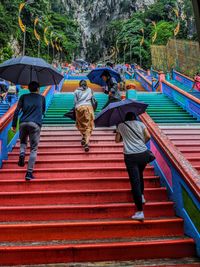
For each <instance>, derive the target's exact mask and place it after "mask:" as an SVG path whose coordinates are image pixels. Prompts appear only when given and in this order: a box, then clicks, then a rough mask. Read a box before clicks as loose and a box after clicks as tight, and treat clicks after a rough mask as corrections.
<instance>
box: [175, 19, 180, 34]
mask: <svg viewBox="0 0 200 267" xmlns="http://www.w3.org/2000/svg"><path fill="white" fill-rule="evenodd" d="M179 31H180V22H178V24H177V26H176V29H175V30H174V36H177V35H178V33H179Z"/></svg>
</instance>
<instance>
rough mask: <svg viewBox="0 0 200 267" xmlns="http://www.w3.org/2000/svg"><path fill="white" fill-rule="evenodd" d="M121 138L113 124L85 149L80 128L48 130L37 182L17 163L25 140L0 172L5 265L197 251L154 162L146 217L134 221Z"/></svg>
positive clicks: (0, 249) (0, 240) (0, 242)
mask: <svg viewBox="0 0 200 267" xmlns="http://www.w3.org/2000/svg"><path fill="white" fill-rule="evenodd" d="M113 140H114V134H113V129H109V130H105V129H98V130H95V131H94V134H93V136H92V142H91V151H90V153H89V154H85V153H84V152H83V148H82V147H81V145H80V135H79V133H78V132H77V131H76V130H75V129H73V128H71V129H66V128H55V127H53V128H46V129H43V130H42V132H41V142H40V145H39V151H38V159H37V163H36V166H35V167H36V168H35V172H34V174H35V177H36V179H35V180H33V181H31V182H25V181H24V175H25V168H22V169H20V168H18V166H17V161H18V152H19V142H18V144H17V145H16V147H15V148H14V149H13V152H11V153H9V160H8V161H6V162H4V166H3V169H2V170H0V175H1V180H0V253H1V256H2V255H3V256H2V257H0V265H9V264H10V265H17V264H19V265H23V264H42V263H43V264H45V265H46V266H47V264H48V263H54V264H56V263H67V262H72V263H74V262H88V261H90V262H91V261H93V262H95V261H109V260H110V261H113V260H116V261H124V260H136V259H150V258H154V259H156V258H159V259H160V258H171V259H172V258H184V257H193V256H195V245H194V241H193V240H192V239H190V238H184V235H183V230H184V229H183V220H182V219H180V218H176V217H175V212H174V209H173V202H171V201H168V200H167V195H166V189H165V188H162V187H160V179H159V177H157V176H155V173H154V168H153V167H151V166H148V167H147V168H146V170H145V173H144V175H145V178H144V181H145V197H146V199H147V203H146V204H145V206H144V212H145V220H144V222H136V221H132V220H131V216H132V214H133V213H134V211H135V205H134V203H133V200H132V196H131V191H130V183H129V179H128V175H127V171H126V168H125V165H124V161H123V146H122V144H115V143H114V141H113ZM183 145H184V149H186V152H187V149H188V147H186V148H185V144H184V143H183ZM181 146H182V144H181ZM27 152H28V153H27V156H28V155H29V149H28V150H27ZM161 237H162V238H161ZM15 242H16V243H15ZM18 242H20V243H18ZM32 242H33V243H32Z"/></svg>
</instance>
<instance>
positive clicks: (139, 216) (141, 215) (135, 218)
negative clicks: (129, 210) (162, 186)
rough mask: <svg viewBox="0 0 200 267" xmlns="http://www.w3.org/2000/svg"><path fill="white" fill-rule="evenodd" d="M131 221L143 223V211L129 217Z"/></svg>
mask: <svg viewBox="0 0 200 267" xmlns="http://www.w3.org/2000/svg"><path fill="white" fill-rule="evenodd" d="M131 219H133V220H137V221H143V220H144V212H143V211H138V212H136V213H135V215H133V216H132V217H131Z"/></svg>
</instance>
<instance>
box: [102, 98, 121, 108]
mask: <svg viewBox="0 0 200 267" xmlns="http://www.w3.org/2000/svg"><path fill="white" fill-rule="evenodd" d="M119 101H120V99H117V98H108V101H107V102H106V104H105V106H104V107H103V109H104V108H106V107H107V106H108V105H109V104H110V103H114V102H119Z"/></svg>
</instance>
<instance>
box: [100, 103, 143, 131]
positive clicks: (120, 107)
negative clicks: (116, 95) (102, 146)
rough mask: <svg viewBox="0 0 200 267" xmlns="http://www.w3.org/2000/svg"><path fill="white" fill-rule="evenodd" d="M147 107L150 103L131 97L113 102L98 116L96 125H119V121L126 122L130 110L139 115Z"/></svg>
mask: <svg viewBox="0 0 200 267" xmlns="http://www.w3.org/2000/svg"><path fill="white" fill-rule="evenodd" d="M147 107H148V105H147V104H145V103H142V102H138V101H133V100H130V99H126V100H122V101H120V102H115V103H111V104H109V105H108V106H107V107H106V108H105V109H103V110H102V111H101V112H100V113H99V114H98V115H97V116H96V119H95V126H96V127H110V126H114V125H118V124H119V123H122V122H124V120H125V116H126V114H127V113H128V112H133V113H135V114H136V116H138V115H140V114H142V113H144V112H145V110H146V109H147Z"/></svg>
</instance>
